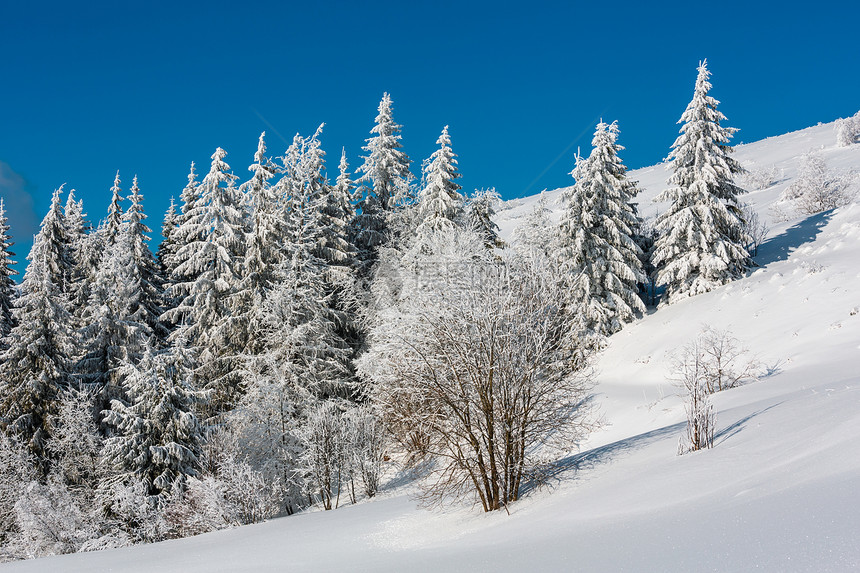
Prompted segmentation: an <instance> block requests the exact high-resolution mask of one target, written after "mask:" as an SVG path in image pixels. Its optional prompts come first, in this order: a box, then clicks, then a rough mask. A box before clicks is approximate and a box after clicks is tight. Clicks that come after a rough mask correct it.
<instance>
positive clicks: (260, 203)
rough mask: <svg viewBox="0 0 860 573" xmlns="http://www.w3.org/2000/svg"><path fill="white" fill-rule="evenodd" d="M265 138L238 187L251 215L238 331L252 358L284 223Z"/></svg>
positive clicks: (274, 275) (257, 348) (278, 257)
mask: <svg viewBox="0 0 860 573" xmlns="http://www.w3.org/2000/svg"><path fill="white" fill-rule="evenodd" d="M265 136H266V132H263V133H261V134H260V139H259V141H258V143H257V152H256V153H255V154H254V163H252V164H251V166H250V167H248V170H249V171H251V173H253V175H252V176H251V179H250V180H249V181H247V182H246V183H243V184H242V185H241V186H240V187H239V190H240V191H241V192H242V193H243V196H244V200H245V203H246V204H247V206H248V210H249V212H250V232H249V233H248V234H247V237H246V246H245V258H244V264H243V267H242V281H241V284H240V286H239V289H238V291H237V293H236V296H237V297H239V299H241V300H239V301H238V304H239V305H240V306H241V307H242V308H244V309H245V310H246V315H245V316H244V317H243V322H242V324H241V325H240V328H244V329H245V330H246V332H247V341H246V342H247V345H246V351H247V352H249V353H251V354H257V353H258V352H259V351H260V350H261V347H260V343H261V342H262V340H261V337H260V336H259V335H258V333H257V332H254V331H258V330H259V327H260V326H261V322H262V319H263V316H262V307H263V301H264V300H265V297H266V296H267V295H268V293H269V291H271V290H272V288H273V286H274V285H275V283H276V282H277V280H278V277H277V270H278V268H279V265H280V263H281V261H282V259H283V250H282V247H283V233H284V227H285V222H284V220H283V217H282V215H283V214H282V213H281V212H280V211H279V206H280V205H281V204H282V203H281V201H279V199H278V196H277V193H276V192H275V189H274V187H273V186H272V185H271V184H270V183H269V181H271V179H272V178H274V177H275V175H276V173H277V168H276V166H275V165H274V164H273V163H272V161H271V160H270V159H269V158H268V156H266V141H265Z"/></svg>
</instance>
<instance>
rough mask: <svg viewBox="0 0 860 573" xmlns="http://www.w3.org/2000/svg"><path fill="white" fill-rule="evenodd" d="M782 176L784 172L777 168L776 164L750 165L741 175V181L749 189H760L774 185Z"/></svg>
mask: <svg viewBox="0 0 860 573" xmlns="http://www.w3.org/2000/svg"><path fill="white" fill-rule="evenodd" d="M781 177H782V172H781V171H780V170H779V169H777V168H776V165H770V166H768V167H765V166H761V167H749V168H747V170H746V172H745V173H744V174H743V175H742V176H741V182H742V183H743V186H744V187H745V188H747V189H751V190H760V189H767V188H768V187H770V186H771V185H774V184H775V183H777V182H778V181H779V180H780V178H781Z"/></svg>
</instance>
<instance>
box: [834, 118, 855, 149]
mask: <svg viewBox="0 0 860 573" xmlns="http://www.w3.org/2000/svg"><path fill="white" fill-rule="evenodd" d="M858 138H860V111H858V112H857V113H856V114H854V116H852V117H846V118H844V119H839V120H837V121H836V145H838V146H839V147H848V146H849V145H851V144H853V143H856V142H857V139H858Z"/></svg>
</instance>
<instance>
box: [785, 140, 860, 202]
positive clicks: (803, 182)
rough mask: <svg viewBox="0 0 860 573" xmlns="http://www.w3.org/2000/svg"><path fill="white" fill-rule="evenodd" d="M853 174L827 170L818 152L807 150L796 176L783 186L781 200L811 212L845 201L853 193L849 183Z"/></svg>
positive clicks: (853, 178)
mask: <svg viewBox="0 0 860 573" xmlns="http://www.w3.org/2000/svg"><path fill="white" fill-rule="evenodd" d="M855 179H856V175H855V174H854V173H852V172H842V173H836V172H833V171H831V170H830V168H829V167H828V166H827V163H826V162H825V161H824V158H823V157H822V156H821V154H820V153H815V152H810V153H807V154H806V155H804V156H803V158H802V159H801V164H800V169H799V171H798V175H797V179H795V180H794V182H793V183H792V184H791V185H790V186H789V187H788V189H786V190H785V191H784V192H783V194H782V197H780V200H781V201H793V202H794V207H795V209H796V210H797V211H798V212H799V213H802V214H804V215H813V214H815V213H821V212H822V211H827V210H829V209H835V208H836V207H841V206H843V205H846V204H848V203H849V202H850V201H851V197H852V194H851V193H850V189H849V187H850V186H851V185H852V184H853V183H854V181H855Z"/></svg>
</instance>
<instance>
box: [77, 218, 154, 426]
mask: <svg viewBox="0 0 860 573" xmlns="http://www.w3.org/2000/svg"><path fill="white" fill-rule="evenodd" d="M133 238H134V237H133V235H132V231H131V224H130V223H129V222H128V221H126V222H125V223H123V224H122V226H121V227H120V233H119V235H118V236H117V238H116V241H115V242H114V243H113V245H111V246H109V247H108V248H107V251H106V252H105V253H104V256H103V257H102V260H101V262H100V264H99V267H98V271H97V272H96V276H95V280H94V281H93V284H92V286H91V287H90V298H89V301H88V303H87V306H86V309H85V311H84V313H83V316H82V326H81V329H80V333H79V340H80V345H81V348H82V357H81V358H80V360H78V363H77V365H76V372H77V374H78V376H80V378H81V381H82V383H83V385H84V386H85V387H86V388H87V389H88V390H89V391H90V392H92V393H93V394H94V397H95V400H96V406H97V410H98V411H101V410H103V409H106V408H108V407H109V405H110V401H111V400H113V399H115V398H118V397H121V396H122V395H123V390H122V387H121V384H120V382H119V380H118V372H119V368H120V367H121V366H122V365H123V364H124V363H125V362H137V361H138V360H140V357H141V355H142V353H143V349H144V348H145V346H146V344H147V343H148V341H149V339H150V337H151V336H152V334H153V331H152V328H151V327H150V326H149V324H148V323H147V322H146V320H145V318H146V315H145V313H142V312H141V307H142V304H141V301H142V299H143V298H144V290H143V286H142V280H141V276H140V272H139V268H138V265H137V262H136V260H135V255H134V240H133Z"/></svg>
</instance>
